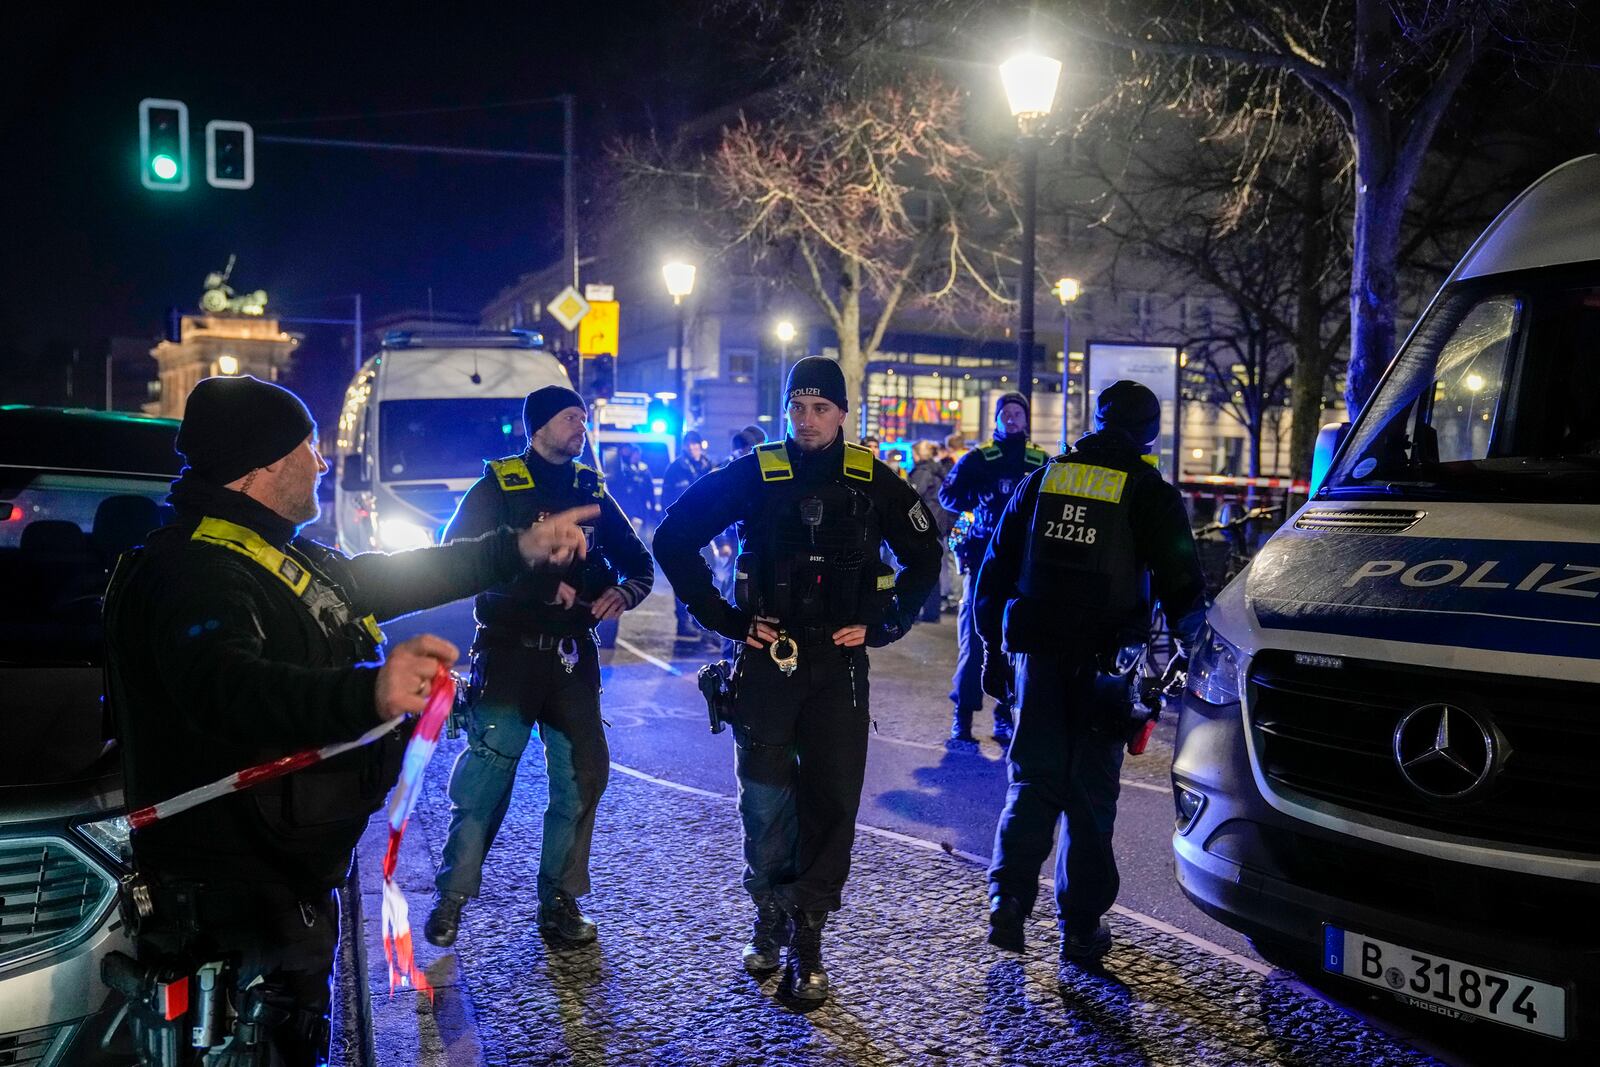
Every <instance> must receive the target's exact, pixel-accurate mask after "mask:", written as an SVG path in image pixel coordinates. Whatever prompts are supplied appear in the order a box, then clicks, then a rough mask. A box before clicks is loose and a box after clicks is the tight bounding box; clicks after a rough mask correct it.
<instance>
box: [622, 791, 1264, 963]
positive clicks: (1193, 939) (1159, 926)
mask: <svg viewBox="0 0 1600 1067" xmlns="http://www.w3.org/2000/svg"><path fill="white" fill-rule="evenodd" d="M611 769H612V770H614V771H618V772H620V773H622V774H626V775H628V776H629V777H632V778H637V779H639V780H640V781H643V782H649V783H651V784H652V785H662V786H666V787H667V788H668V789H676V790H678V791H679V792H682V793H692V794H693V795H695V796H697V797H707V798H709V799H712V800H723V801H730V802H734V803H737V801H738V798H737V797H730V796H728V795H727V794H726V793H714V792H712V791H711V790H709V789H700V788H697V787H695V786H692V785H684V784H683V783H681V782H674V781H670V780H668V779H666V778H657V777H656V776H655V775H653V774H646V773H645V772H644V771H641V770H638V769H636V768H634V767H629V766H627V765H626V764H622V763H617V762H615V761H613V762H612V764H611ZM856 829H857V830H859V831H861V832H862V833H864V834H871V835H872V836H873V837H881V838H883V839H884V840H887V841H896V842H899V843H900V844H902V845H910V846H911V847H913V848H920V849H922V850H924V851H927V852H942V853H944V854H946V855H949V856H955V857H956V858H957V859H962V860H966V861H967V862H968V863H973V864H976V865H977V866H979V867H984V868H987V867H988V866H989V860H988V858H987V857H984V856H979V855H977V854H976V853H972V852H965V851H962V850H961V849H957V848H950V847H949V846H947V845H943V844H940V843H939V842H937V841H929V840H927V839H925V838H921V837H912V836H911V835H910V834H902V833H899V832H898V831H895V830H885V829H883V828H882V827H881V826H868V825H866V824H864V823H856ZM1040 882H1041V883H1043V884H1048V883H1046V882H1045V879H1042V878H1041V879H1040ZM1111 910H1112V911H1114V912H1116V913H1117V914H1118V915H1121V916H1122V917H1123V918H1125V919H1131V920H1133V921H1134V922H1136V923H1138V924H1140V925H1141V926H1145V927H1148V928H1149V929H1151V930H1155V931H1157V932H1159V933H1163V934H1166V935H1168V936H1169V937H1175V938H1177V939H1178V940H1180V941H1182V942H1184V943H1185V944H1188V945H1192V946H1194V947H1195V948H1198V949H1200V950H1201V951H1203V952H1207V953H1210V954H1211V955H1212V956H1215V957H1216V958H1217V959H1220V960H1226V961H1227V962H1229V963H1232V964H1235V965H1237V966H1239V967H1243V968H1244V969H1245V970H1247V971H1249V972H1251V973H1252V974H1256V975H1260V976H1261V977H1263V978H1265V977H1266V976H1268V975H1270V974H1271V973H1272V968H1271V967H1269V966H1267V965H1266V964H1264V963H1261V962H1258V961H1257V960H1253V959H1250V958H1249V957H1248V956H1241V955H1240V954H1239V953H1237V952H1234V951H1233V950H1232V949H1229V948H1227V947H1225V946H1223V945H1219V944H1217V943H1216V942H1215V941H1208V940H1206V939H1205V938H1203V937H1200V936H1198V935H1196V934H1191V933H1189V932H1188V931H1187V930H1180V929H1179V928H1178V927H1176V926H1173V925H1172V924H1171V923H1169V922H1164V921H1163V920H1161V919H1157V918H1156V917H1155V916H1153V915H1146V914H1144V913H1143V912H1140V911H1134V910H1133V909H1132V908H1125V907H1123V906H1122V905H1121V904H1113V905H1112V906H1111Z"/></svg>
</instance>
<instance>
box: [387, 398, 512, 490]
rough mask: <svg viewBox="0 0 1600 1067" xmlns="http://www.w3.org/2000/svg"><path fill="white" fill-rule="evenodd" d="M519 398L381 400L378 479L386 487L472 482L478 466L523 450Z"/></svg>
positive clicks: (480, 472)
mask: <svg viewBox="0 0 1600 1067" xmlns="http://www.w3.org/2000/svg"><path fill="white" fill-rule="evenodd" d="M522 399H523V398H522V397H520V396H515V397H471V398H452V397H441V398H437V399H429V400H385V401H383V403H382V404H380V405H379V407H378V460H379V465H380V467H381V470H380V472H379V477H380V478H381V479H382V480H383V481H386V482H415V481H430V480H438V479H441V478H476V477H478V476H479V475H480V474H482V473H483V461H484V460H486V459H498V458H500V457H501V456H512V455H516V454H517V453H519V452H521V451H522V449H523V447H524V446H525V445H526V443H527V442H526V441H525V440H524V439H523V436H522Z"/></svg>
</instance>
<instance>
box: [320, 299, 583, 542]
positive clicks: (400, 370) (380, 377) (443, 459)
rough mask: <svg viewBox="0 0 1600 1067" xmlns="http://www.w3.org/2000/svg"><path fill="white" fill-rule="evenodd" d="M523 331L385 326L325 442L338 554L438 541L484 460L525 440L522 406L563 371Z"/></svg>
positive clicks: (563, 377)
mask: <svg viewBox="0 0 1600 1067" xmlns="http://www.w3.org/2000/svg"><path fill="white" fill-rule="evenodd" d="M543 345H544V341H543V338H542V337H541V336H540V335H539V334H537V333H534V332H532V331H524V330H516V331H512V332H510V333H503V334H421V333H411V332H396V333H391V334H389V335H388V336H386V337H385V338H384V341H383V346H382V348H381V349H380V350H379V352H378V353H377V354H376V355H374V356H373V357H372V358H371V359H369V360H367V362H366V363H364V364H363V365H362V367H361V369H360V370H359V371H357V372H356V375H355V377H354V378H353V379H352V380H351V382H350V387H349V388H348V389H347V390H346V391H345V399H344V407H343V408H342V409H341V411H340V413H339V427H338V436H337V438H336V441H335V444H334V449H333V463H334V471H335V481H334V511H335V520H336V524H337V528H338V533H339V546H340V547H341V548H342V549H344V550H345V551H346V552H350V553H356V552H369V551H380V552H397V551H401V550H403V549H408V548H421V547H424V546H426V545H430V544H433V543H435V542H437V541H438V539H439V532H440V531H441V530H442V529H443V528H444V525H445V523H447V522H449V520H450V516H451V515H453V514H455V510H456V505H457V504H458V503H459V502H460V500H461V497H462V495H463V494H465V493H466V491H467V489H468V488H470V487H471V485H472V483H473V482H475V481H476V480H477V479H478V478H479V477H480V476H481V475H482V474H483V461H484V460H485V459H493V458H495V457H497V456H509V455H513V454H515V453H518V452H521V451H522V449H523V448H524V446H525V445H526V443H527V439H526V436H525V435H524V433H523V427H522V402H523V400H524V398H526V397H527V395H528V394H529V393H531V392H533V391H534V390H535V389H542V388H544V387H545V386H547V385H561V386H566V387H568V388H570V387H571V382H570V380H569V379H568V377H567V372H566V370H565V369H564V368H563V367H562V366H561V363H560V361H558V360H557V359H556V358H555V357H554V356H552V355H550V354H549V353H547V352H545V351H544V350H543Z"/></svg>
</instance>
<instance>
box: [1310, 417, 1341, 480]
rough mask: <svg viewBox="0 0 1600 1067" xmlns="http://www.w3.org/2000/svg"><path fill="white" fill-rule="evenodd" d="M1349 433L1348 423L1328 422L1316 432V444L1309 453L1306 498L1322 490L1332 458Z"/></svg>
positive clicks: (1331, 464)
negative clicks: (1309, 466)
mask: <svg viewBox="0 0 1600 1067" xmlns="http://www.w3.org/2000/svg"><path fill="white" fill-rule="evenodd" d="M1349 432H1350V424H1349V423H1348V422H1330V423H1328V424H1327V425H1326V426H1324V427H1323V428H1322V429H1320V430H1318V431H1317V444H1316V447H1315V448H1314V449H1313V450H1312V452H1311V488H1310V490H1309V492H1308V493H1307V495H1308V496H1316V495H1317V490H1318V489H1320V488H1322V482H1323V479H1325V478H1326V477H1327V476H1328V471H1329V470H1330V469H1331V468H1332V467H1333V457H1334V455H1335V453H1337V452H1338V451H1339V446H1340V445H1342V444H1344V438H1345V434H1347V433H1349Z"/></svg>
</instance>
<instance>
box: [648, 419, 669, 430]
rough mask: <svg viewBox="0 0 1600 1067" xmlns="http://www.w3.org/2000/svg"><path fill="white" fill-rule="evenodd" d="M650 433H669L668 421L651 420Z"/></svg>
mask: <svg viewBox="0 0 1600 1067" xmlns="http://www.w3.org/2000/svg"><path fill="white" fill-rule="evenodd" d="M650 432H651V433H666V432H667V420H666V419H651V420H650Z"/></svg>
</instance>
